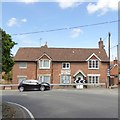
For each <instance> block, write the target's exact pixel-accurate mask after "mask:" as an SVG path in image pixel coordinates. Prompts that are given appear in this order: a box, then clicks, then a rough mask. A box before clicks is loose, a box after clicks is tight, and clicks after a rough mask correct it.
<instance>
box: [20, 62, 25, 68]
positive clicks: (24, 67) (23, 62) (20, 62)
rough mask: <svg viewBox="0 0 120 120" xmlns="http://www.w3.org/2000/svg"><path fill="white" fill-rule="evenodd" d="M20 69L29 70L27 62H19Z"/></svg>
mask: <svg viewBox="0 0 120 120" xmlns="http://www.w3.org/2000/svg"><path fill="white" fill-rule="evenodd" d="M21 64H25V66H24V67H23V66H21ZM19 68H20V69H26V68H27V62H19Z"/></svg>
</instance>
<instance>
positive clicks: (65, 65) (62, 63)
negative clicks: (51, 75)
mask: <svg viewBox="0 0 120 120" xmlns="http://www.w3.org/2000/svg"><path fill="white" fill-rule="evenodd" d="M63 64H65V66H66V67H65V68H64V67H63ZM67 64H68V65H69V67H67ZM62 69H70V63H69V62H63V63H62Z"/></svg>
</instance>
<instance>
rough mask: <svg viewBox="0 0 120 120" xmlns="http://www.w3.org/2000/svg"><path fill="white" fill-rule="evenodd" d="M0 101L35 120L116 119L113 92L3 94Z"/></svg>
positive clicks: (116, 92)
mask: <svg viewBox="0 0 120 120" xmlns="http://www.w3.org/2000/svg"><path fill="white" fill-rule="evenodd" d="M2 100H3V101H9V102H14V103H17V104H20V105H22V106H24V107H26V108H27V109H28V110H30V111H31V113H32V114H33V116H34V117H35V118H118V90H117V89H104V88H100V89H98V88H96V89H83V90H50V91H44V92H41V91H30V92H19V91H18V90H16V91H14V90H12V91H3V92H2Z"/></svg>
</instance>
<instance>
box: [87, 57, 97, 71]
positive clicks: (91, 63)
mask: <svg viewBox="0 0 120 120" xmlns="http://www.w3.org/2000/svg"><path fill="white" fill-rule="evenodd" d="M88 68H89V69H99V61H98V60H95V59H94V60H92V59H90V60H89V61H88Z"/></svg>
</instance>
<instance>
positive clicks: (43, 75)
mask: <svg viewBox="0 0 120 120" xmlns="http://www.w3.org/2000/svg"><path fill="white" fill-rule="evenodd" d="M40 77H42V81H41V82H45V81H44V77H50V79H49V82H48V83H49V84H50V83H51V75H50V74H42V75H39V81H40Z"/></svg>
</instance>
